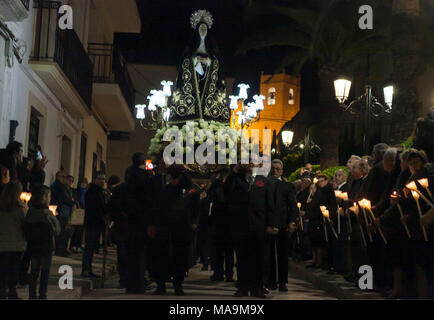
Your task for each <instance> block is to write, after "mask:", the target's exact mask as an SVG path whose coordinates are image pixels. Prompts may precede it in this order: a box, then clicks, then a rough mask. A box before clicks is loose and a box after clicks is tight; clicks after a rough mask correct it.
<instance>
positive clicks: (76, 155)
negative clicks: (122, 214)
mask: <svg viewBox="0 0 434 320" xmlns="http://www.w3.org/2000/svg"><path fill="white" fill-rule="evenodd" d="M62 5H69V6H70V7H72V9H73V11H72V12H73V30H61V29H60V28H59V24H58V20H59V17H60V16H62V15H61V14H59V13H58V11H59V8H60V7H61V6H62ZM0 21H1V25H0V26H1V29H0V148H5V147H6V145H7V144H8V143H9V142H10V141H12V140H15V141H19V142H21V143H22V144H23V151H24V156H25V157H30V158H35V157H36V147H37V146H38V145H39V146H41V149H42V153H43V154H44V155H45V156H46V157H47V159H48V163H47V166H46V168H45V171H46V181H45V184H47V185H48V184H50V183H52V182H53V181H54V177H55V173H56V172H57V171H58V170H59V169H60V168H63V169H64V170H65V171H66V172H67V173H68V174H70V175H72V176H74V177H76V181H77V180H78V179H80V178H84V177H86V178H87V179H88V180H89V181H90V180H92V178H93V175H94V173H95V172H96V171H97V170H104V169H105V163H106V152H107V148H108V146H107V144H108V140H107V136H108V134H109V133H110V131H125V132H130V131H132V130H134V124H135V123H134V117H133V114H132V112H131V110H133V108H134V106H133V105H132V104H133V103H134V102H131V101H130V100H131V99H129V95H130V91H131V90H133V89H132V87H131V86H130V84H129V83H128V74H126V73H125V74H124V73H123V63H122V55H121V54H120V52H119V51H116V50H117V48H116V47H115V46H114V45H113V35H114V33H115V32H135V33H137V32H140V28H141V25H140V17H139V13H138V9H137V5H136V3H135V1H134V0H122V1H117V0H70V1H67V0H64V1H36V0H4V1H3V0H2V3H1V4H0ZM101 48H102V49H101ZM125 69H126V67H125ZM16 124H18V126H17V127H16V130H13V128H14V127H15V125H16ZM11 127H12V129H11Z"/></svg>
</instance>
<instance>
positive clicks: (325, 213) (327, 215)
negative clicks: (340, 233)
mask: <svg viewBox="0 0 434 320" xmlns="http://www.w3.org/2000/svg"><path fill="white" fill-rule="evenodd" d="M322 214H323V215H324V217H326V218H328V217H329V216H330V213H329V211H328V210H324V211H323V212H322Z"/></svg>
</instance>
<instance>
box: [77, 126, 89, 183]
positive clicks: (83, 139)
mask: <svg viewBox="0 0 434 320" xmlns="http://www.w3.org/2000/svg"><path fill="white" fill-rule="evenodd" d="M86 147H87V138H86V136H85V135H84V134H82V135H81V144H80V167H79V169H78V178H79V180H80V181H82V180H83V178H84V175H85V170H86Z"/></svg>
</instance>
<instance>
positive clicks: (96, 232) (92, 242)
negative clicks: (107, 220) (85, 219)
mask: <svg viewBox="0 0 434 320" xmlns="http://www.w3.org/2000/svg"><path fill="white" fill-rule="evenodd" d="M101 233H102V230H100V229H91V228H86V229H85V230H84V235H85V246H84V252H83V261H82V272H86V271H88V272H92V260H93V255H94V254H95V252H96V251H97V249H98V245H99V238H100V236H101Z"/></svg>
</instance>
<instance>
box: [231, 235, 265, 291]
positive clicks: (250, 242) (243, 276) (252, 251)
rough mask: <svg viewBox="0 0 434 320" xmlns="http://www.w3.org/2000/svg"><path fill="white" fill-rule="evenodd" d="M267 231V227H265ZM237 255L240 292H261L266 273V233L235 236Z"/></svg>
mask: <svg viewBox="0 0 434 320" xmlns="http://www.w3.org/2000/svg"><path fill="white" fill-rule="evenodd" d="M264 229H265V227H264ZM234 241H235V252H236V255H237V278H238V288H239V289H240V290H244V291H246V290H249V291H253V290H261V289H262V288H263V286H264V278H265V275H266V273H265V271H266V262H265V261H266V259H265V258H264V257H266V252H267V250H266V249H267V248H266V243H267V241H266V238H265V232H264V231H262V232H261V231H250V232H246V233H241V234H240V233H238V234H235V235H234Z"/></svg>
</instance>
